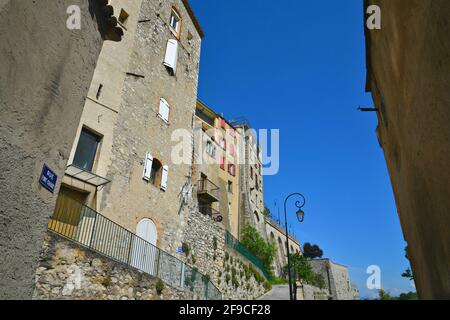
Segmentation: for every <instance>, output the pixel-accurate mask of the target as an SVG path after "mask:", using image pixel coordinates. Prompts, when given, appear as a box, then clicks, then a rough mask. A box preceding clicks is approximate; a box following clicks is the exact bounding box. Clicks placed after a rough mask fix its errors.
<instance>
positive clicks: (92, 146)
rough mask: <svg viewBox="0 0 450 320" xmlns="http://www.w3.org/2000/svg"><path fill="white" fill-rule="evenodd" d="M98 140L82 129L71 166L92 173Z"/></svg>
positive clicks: (94, 135) (97, 137)
mask: <svg viewBox="0 0 450 320" xmlns="http://www.w3.org/2000/svg"><path fill="white" fill-rule="evenodd" d="M100 139H101V138H100V137H99V136H97V135H96V134H94V133H91V132H90V131H88V130H86V129H84V128H83V130H81V134H80V139H79V140H78V145H77V150H76V152H75V157H74V159H73V164H74V165H76V166H77V167H79V168H81V169H83V170H86V171H92V168H93V166H94V160H95V155H96V154H97V148H98V144H99V142H100Z"/></svg>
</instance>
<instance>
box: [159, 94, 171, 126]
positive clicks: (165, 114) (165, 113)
mask: <svg viewBox="0 0 450 320" xmlns="http://www.w3.org/2000/svg"><path fill="white" fill-rule="evenodd" d="M169 113H170V106H169V103H168V102H167V101H166V100H165V99H164V98H161V100H160V101H159V113H158V116H159V117H160V118H161V119H163V120H164V121H165V122H167V123H169Z"/></svg>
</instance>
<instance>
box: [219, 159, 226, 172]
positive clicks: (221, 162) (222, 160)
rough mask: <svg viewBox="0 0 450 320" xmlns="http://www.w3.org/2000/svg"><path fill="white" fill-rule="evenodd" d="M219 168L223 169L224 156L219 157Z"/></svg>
mask: <svg viewBox="0 0 450 320" xmlns="http://www.w3.org/2000/svg"><path fill="white" fill-rule="evenodd" d="M220 169H222V170H225V158H224V157H221V158H220Z"/></svg>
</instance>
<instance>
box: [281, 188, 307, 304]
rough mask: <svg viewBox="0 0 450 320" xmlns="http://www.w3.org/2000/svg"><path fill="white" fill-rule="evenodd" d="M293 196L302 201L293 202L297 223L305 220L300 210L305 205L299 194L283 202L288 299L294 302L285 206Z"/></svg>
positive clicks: (304, 200) (302, 197)
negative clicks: (295, 208)
mask: <svg viewBox="0 0 450 320" xmlns="http://www.w3.org/2000/svg"><path fill="white" fill-rule="evenodd" d="M294 196H297V197H300V198H301V199H302V201H299V200H297V201H296V202H295V206H296V207H297V209H298V210H297V212H296V213H295V215H296V216H297V220H298V221H299V222H303V221H304V220H305V212H304V211H303V210H302V208H303V207H304V206H305V203H306V199H305V197H304V196H303V195H302V194H301V193H292V194H290V195H289V196H288V197H287V198H286V200H284V222H285V225H286V252H287V259H288V276H289V298H290V299H291V300H294V294H293V290H292V275H291V257H290V253H289V233H288V232H289V231H288V222H287V211H286V204H287V201H288V200H289V199H290V198H291V197H294Z"/></svg>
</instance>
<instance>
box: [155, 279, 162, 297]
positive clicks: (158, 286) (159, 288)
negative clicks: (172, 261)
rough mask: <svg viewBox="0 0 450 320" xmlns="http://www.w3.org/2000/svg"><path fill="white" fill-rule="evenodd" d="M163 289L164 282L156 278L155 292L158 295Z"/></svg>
mask: <svg viewBox="0 0 450 320" xmlns="http://www.w3.org/2000/svg"><path fill="white" fill-rule="evenodd" d="M163 290H164V282H163V281H162V280H161V279H158V281H157V282H156V293H157V294H158V295H161V293H162V292H163Z"/></svg>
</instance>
